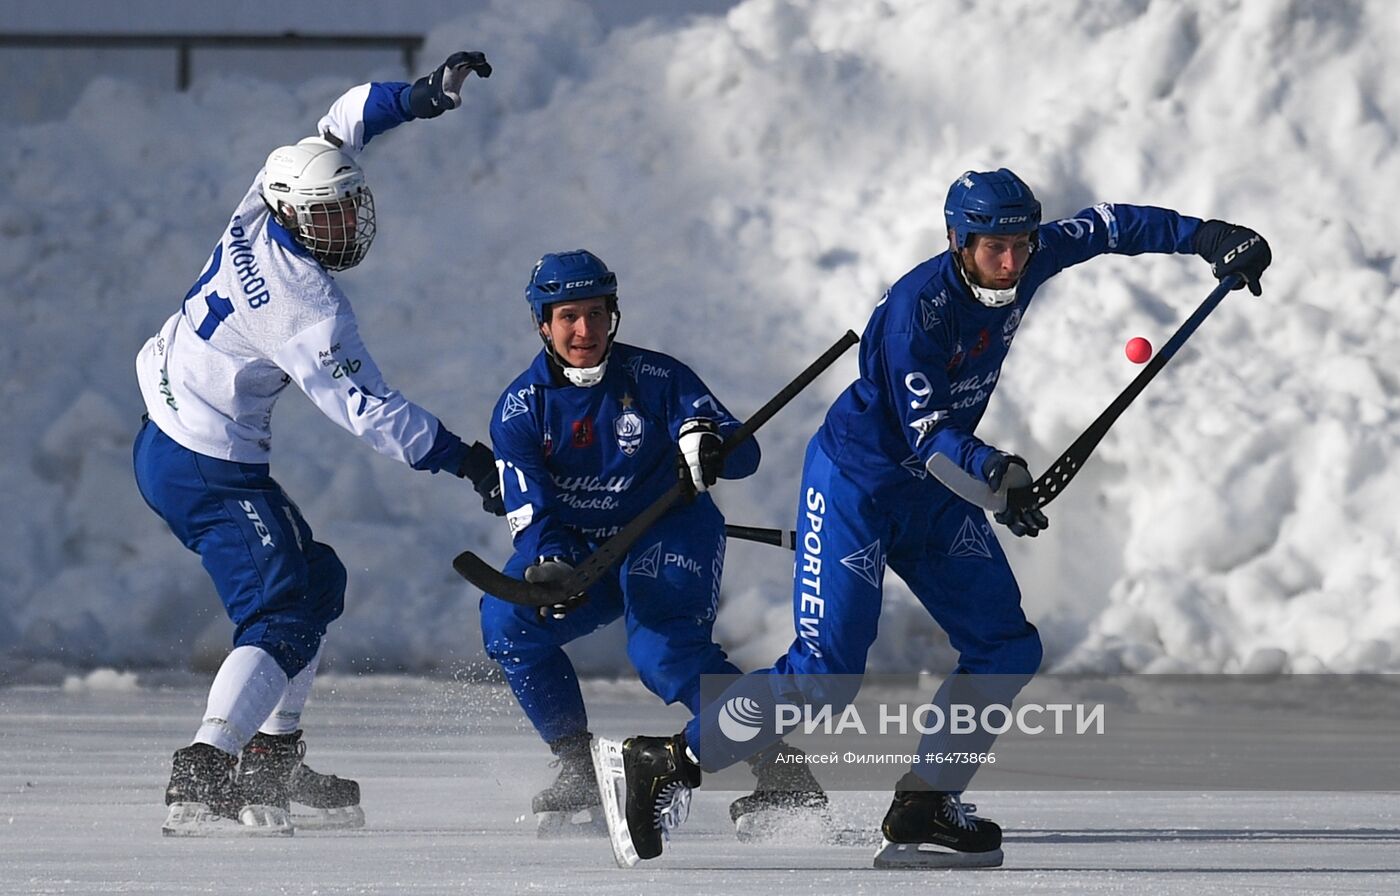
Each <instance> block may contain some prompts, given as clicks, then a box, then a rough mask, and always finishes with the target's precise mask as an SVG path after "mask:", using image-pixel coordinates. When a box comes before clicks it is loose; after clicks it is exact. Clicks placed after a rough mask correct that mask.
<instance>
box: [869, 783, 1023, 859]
mask: <svg viewBox="0 0 1400 896" xmlns="http://www.w3.org/2000/svg"><path fill="white" fill-rule="evenodd" d="M927 787H928V785H927V784H925V783H924V782H923V781H922V780H921V779H920V778H919V777H918V776H917V775H915V774H914V773H913V772H909V773H907V774H906V775H905V776H904V777H903V778H900V779H899V783H898V784H896V785H895V793H894V802H893V803H891V804H890V810H889V811H888V812H886V813H885V820H884V823H883V824H881V825H880V832H881V833H882V834H884V838H885V841H884V844H883V845H882V847H881V849H880V851H879V852H878V853H876V855H875V867H876V868H985V867H996V866H998V865H1000V864H1001V860H1002V853H1001V828H1000V827H998V826H997V825H996V823H995V822H992V821H988V820H987V819H985V818H979V817H977V816H976V815H975V814H973V813H975V812H976V811H977V807H976V806H974V805H972V804H971V803H964V802H963V801H962V800H961V799H959V797H958V794H956V793H944V792H942V791H937V790H926V789H919V788H927Z"/></svg>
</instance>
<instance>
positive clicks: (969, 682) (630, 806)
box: [597, 168, 1271, 866]
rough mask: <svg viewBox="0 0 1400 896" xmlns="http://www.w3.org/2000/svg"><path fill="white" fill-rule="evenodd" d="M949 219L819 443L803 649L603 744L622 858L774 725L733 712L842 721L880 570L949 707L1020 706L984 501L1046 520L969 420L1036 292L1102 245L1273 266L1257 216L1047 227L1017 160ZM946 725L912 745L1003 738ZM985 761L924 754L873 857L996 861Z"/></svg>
mask: <svg viewBox="0 0 1400 896" xmlns="http://www.w3.org/2000/svg"><path fill="white" fill-rule="evenodd" d="M944 213H945V216H946V219H947V228H948V229H947V233H948V243H949V248H948V251H946V252H944V253H942V254H940V255H937V256H935V257H934V258H931V259H929V260H928V261H925V262H923V263H921V264H920V265H918V266H917V267H915V268H914V269H913V270H912V271H910V272H909V273H908V274H906V275H905V276H903V277H901V278H900V279H899V280H898V281H897V282H896V283H895V284H894V285H893V286H892V287H891V288H890V289H889V291H888V292H887V293H886V294H885V296H884V297H883V298H882V299H881V300H880V302H879V303H878V305H877V306H876V308H875V311H874V313H873V314H872V315H871V318H870V322H869V324H868V325H867V326H866V329H865V333H864V336H863V338H862V339H861V355H860V378H859V379H857V380H856V381H855V382H854V383H852V384H851V386H850V387H849V388H847V389H846V391H845V392H844V393H843V394H842V395H841V396H840V397H839V398H838V399H837V400H836V402H835V403H834V404H833V405H832V407H831V409H830V410H829V411H828V413H827V416H826V420H825V422H824V423H823V424H822V426H821V428H820V429H819V430H818V431H817V433H816V435H815V436H814V437H813V438H812V440H811V442H810V443H809V444H808V447H807V456H806V461H805V464H804V467H803V473H802V486H801V491H800V493H799V499H798V513H797V544H798V557H797V561H798V562H797V567H796V575H795V577H794V586H793V615H794V624H795V628H796V635H797V637H796V639H795V640H794V641H793V643H792V646H791V648H790V649H789V650H788V652H787V654H785V655H784V656H782V657H780V658H779V659H778V661H777V662H776V663H775V664H774V666H773V667H772V668H771V669H767V670H764V671H762V672H759V673H753V674H750V675H748V676H745V677H744V678H742V679H739V680H738V681H737V682H736V683H735V684H734V685H733V686H731V687H730V688H729V690H728V691H726V692H725V694H724V696H723V697H722V698H721V699H719V700H717V701H716V702H714V703H712V704H710V705H708V706H706V707H705V708H704V709H703V710H702V711H701V712H700V713H698V714H697V715H696V717H695V718H694V719H693V720H692V721H691V722H690V723H689V724H688V725H687V726H686V728H685V730H684V731H683V732H681V733H680V734H677V735H675V736H673V737H669V738H655V737H634V738H630V739H628V740H627V741H625V742H624V743H622V744H617V743H616V742H614V741H608V740H603V739H600V740H599V743H598V749H597V761H598V767H599V771H600V773H601V774H602V776H603V778H604V779H605V780H602V784H603V789H604V792H605V795H606V793H608V792H610V791H609V790H608V788H610V787H612V786H613V785H614V784H615V783H619V782H620V783H622V784H623V785H624V789H625V793H626V795H625V798H624V799H621V800H619V801H618V804H617V805H616V806H615V808H616V810H617V814H618V817H619V818H620V820H621V821H622V822H623V823H621V824H618V825H614V826H613V827H614V831H613V835H614V837H613V839H614V844H613V845H614V849H615V852H616V853H617V856H618V859H619V861H620V862H624V863H628V862H634V861H636V860H637V859H638V858H641V859H646V858H653V857H655V856H657V855H659V854H660V853H661V849H662V837H663V834H665V833H666V830H665V828H666V826H667V824H668V823H669V822H670V820H671V818H672V813H670V812H668V811H667V810H668V808H669V805H670V803H671V802H673V801H675V800H677V799H685V798H688V797H687V796H686V793H685V791H686V789H687V788H689V787H694V786H696V785H698V784H699V782H700V778H701V771H702V769H708V770H711V771H714V770H718V769H721V768H725V767H726V766H728V765H730V764H731V763H732V762H733V761H734V759H735V757H736V755H738V754H739V753H742V752H744V751H747V750H751V749H753V747H754V745H755V744H760V745H761V744H762V743H763V742H764V741H765V738H767V739H772V738H775V737H777V736H778V734H777V733H776V732H774V731H770V730H768V729H766V728H765V729H764V730H762V731H761V732H759V733H758V736H757V737H755V738H754V739H752V740H748V741H745V742H743V743H742V744H741V743H736V742H734V741H732V740H730V738H729V737H728V736H726V734H725V732H724V730H723V726H722V725H721V724H720V722H721V718H722V717H721V712H724V711H726V710H725V707H726V705H737V706H746V705H747V706H759V707H763V708H764V712H763V713H759V714H757V715H759V716H760V717H762V718H764V719H773V718H775V713H774V711H773V707H774V706H775V704H778V703H783V704H793V705H802V704H813V703H816V704H832V705H833V710H834V712H836V713H837V714H839V712H840V711H841V710H842V709H843V708H844V707H845V705H846V704H847V703H849V701H850V700H852V699H854V697H855V693H856V690H858V688H859V676H860V675H861V674H862V673H863V672H864V670H865V662H866V653H867V651H868V650H869V648H870V646H871V644H872V643H873V642H874V640H875V634H876V624H877V622H878V621H879V618H880V604H881V598H882V594H881V582H882V580H883V578H884V573H885V569H886V567H888V568H890V569H893V570H894V571H895V572H896V573H898V574H899V576H900V578H901V579H903V580H904V582H905V583H906V584H907V585H908V586H909V588H910V590H912V591H913V592H914V595H915V596H916V597H917V598H918V599H919V601H920V602H921V603H922V604H923V605H924V607H925V608H926V609H927V610H928V612H929V614H930V615H931V616H932V617H933V618H934V619H935V620H936V621H937V622H938V624H939V625H940V626H941V627H942V628H943V629H944V631H946V632H947V633H948V637H949V641H950V642H951V644H952V646H953V647H954V649H956V650H957V651H958V666H957V668H956V669H955V670H954V672H955V674H953V675H951V676H950V677H949V678H948V679H947V680H946V681H945V683H944V685H943V686H942V687H941V688H940V690H939V692H938V694H937V695H936V697H935V699H934V701H933V702H934V703H935V705H937V706H938V707H939V708H940V709H941V710H942V711H943V712H944V716H943V717H944V718H948V717H949V716H948V715H947V711H948V708H949V707H950V706H952V705H959V706H962V705H969V706H973V707H977V706H985V705H989V704H1004V705H1010V703H1011V700H1012V699H1013V698H1014V697H1015V695H1016V693H1017V692H1018V691H1019V690H1020V688H1021V687H1022V686H1023V685H1024V683H1025V682H1026V681H1028V680H1029V679H1030V678H1031V676H1033V675H1034V674H1035V672H1036V670H1037V669H1038V668H1039V666H1040V660H1041V644H1040V637H1039V635H1038V634H1037V632H1036V629H1035V626H1034V625H1032V624H1031V623H1030V622H1029V621H1028V620H1027V619H1026V617H1025V614H1024V613H1023V612H1022V610H1021V593H1020V590H1019V589H1018V587H1017V585H1016V581H1015V579H1014V578H1013V577H1012V573H1011V568H1010V566H1009V565H1008V564H1007V561H1006V557H1005V555H1004V554H1003V553H1002V549H1001V547H1000V546H999V545H998V544H997V539H996V537H995V535H994V534H993V529H992V526H991V524H990V523H989V521H988V518H987V510H992V511H993V512H994V514H995V515H994V519H995V520H996V522H998V523H1000V524H1002V525H1004V526H1005V527H1006V528H1007V529H1009V530H1010V531H1011V532H1012V533H1013V534H1014V535H1018V536H1035V535H1037V534H1038V533H1039V532H1040V531H1042V530H1043V529H1044V528H1045V527H1046V525H1047V524H1048V521H1047V519H1046V517H1045V515H1044V514H1043V513H1042V512H1041V511H1040V510H1038V509H1025V510H1020V511H1017V510H1008V509H1007V504H1006V500H1005V491H1006V488H1007V487H1009V486H1018V485H1028V484H1029V483H1030V482H1031V476H1030V473H1029V471H1028V469H1027V467H1026V462H1025V461H1024V460H1022V459H1021V458H1020V457H1017V456H1016V455H1015V454H1013V453H1010V452H1008V451H1006V450H1003V449H1001V448H999V447H997V446H994V445H989V444H987V443H985V442H983V441H982V440H981V439H979V438H978V437H977V435H976V429H977V424H978V422H979V421H980V420H981V419H982V415H983V414H984V413H985V411H986V409H987V402H988V400H989V399H990V398H991V396H992V392H993V390H994V389H995V388H996V385H997V381H998V378H999V376H1000V373H1001V368H1002V364H1003V362H1004V361H1005V359H1006V355H1007V352H1008V351H1009V349H1010V348H1011V344H1012V341H1013V340H1014V339H1015V336H1016V331H1017V329H1018V328H1019V327H1020V325H1021V323H1022V321H1023V319H1024V315H1025V313H1026V311H1027V310H1028V309H1029V307H1030V305H1031V302H1032V300H1033V299H1034V297H1035V294H1036V291H1037V290H1038V289H1039V288H1040V287H1041V285H1042V284H1044V283H1045V281H1046V280H1048V279H1049V278H1050V277H1052V276H1054V275H1055V274H1057V273H1059V272H1060V271H1062V270H1064V269H1066V268H1068V267H1071V266H1072V265H1076V264H1079V263H1081V262H1085V261H1088V260H1089V259H1091V258H1094V257H1095V256H1099V255H1104V254H1110V253H1111V254H1118V255H1138V254H1141V253H1147V252H1151V253H1190V252H1195V253H1197V254H1199V255H1201V256H1202V257H1204V258H1205V259H1206V260H1207V261H1209V262H1210V263H1211V265H1212V270H1213V272H1214V274H1215V276H1217V277H1220V278H1224V277H1226V276H1228V275H1231V274H1240V275H1242V276H1243V282H1244V283H1247V284H1248V286H1249V288H1250V290H1251V291H1252V292H1253V293H1254V294H1255V295H1258V294H1259V292H1260V285H1259V281H1260V277H1261V275H1262V274H1263V272H1264V270H1265V268H1267V267H1268V265H1269V262H1270V260H1271V256H1270V251H1269V247H1268V244H1267V243H1266V242H1265V241H1264V240H1263V238H1262V237H1260V236H1259V235H1258V234H1257V233H1255V232H1254V231H1252V230H1249V229H1248V228H1244V227H1238V226H1235V225H1232V224H1227V223H1225V222H1222V221H1202V220H1201V219H1199V218H1192V217H1187V216H1185V215H1181V214H1178V213H1177V212H1174V211H1170V210H1167V209H1162V208H1151V207H1144V206H1132V205H1113V204H1103V205H1097V206H1094V207H1093V208H1086V209H1083V210H1082V211H1079V212H1077V213H1076V214H1075V215H1074V216H1073V217H1069V218H1065V219H1062V220H1059V221H1054V222H1052V223H1048V224H1042V223H1041V210H1040V203H1039V202H1038V201H1037V200H1036V198H1035V196H1034V195H1033V193H1032V192H1031V189H1030V187H1028V186H1027V185H1026V184H1025V183H1024V182H1023V181H1022V180H1021V179H1020V178H1019V177H1017V176H1016V175H1015V174H1013V173H1012V172H1011V171H1009V170H1007V169H1005V168H1002V169H1000V170H997V171H969V172H967V173H965V174H963V175H961V176H960V177H959V178H958V179H957V180H956V181H954V182H953V184H952V186H951V187H950V188H949V190H948V196H947V200H946V203H945V205H944ZM1242 285H1243V284H1242ZM736 700H738V701H745V702H740V703H734V701H736ZM747 701H752V702H751V703H748V702H747ZM728 721H730V722H731V724H730V725H729V728H730V730H731V731H733V730H734V727H733V725H732V717H731V718H730V719H729V720H728ZM949 727H951V726H944V728H943V730H940V731H939V732H938V733H935V734H930V735H925V736H924V738H923V739H922V740H921V742H920V745H919V752H920V754H925V753H935V752H941V753H944V754H945V755H946V754H948V753H958V754H970V755H972V756H974V757H975V756H977V755H979V754H983V755H984V754H985V753H986V752H987V750H988V748H989V747H990V746H991V744H992V742H993V740H994V736H993V735H991V734H989V733H987V732H985V731H984V730H978V731H976V732H974V733H972V734H967V735H949V734H948V733H946V732H947V729H948V728H949ZM976 768H977V764H976V763H975V762H970V763H969V762H963V763H958V764H943V765H939V764H928V763H925V764H920V765H918V766H917V767H916V769H913V770H911V771H910V772H909V773H908V774H906V775H905V776H904V777H903V778H902V779H901V780H900V781H899V782H898V783H897V784H896V785H895V795H894V800H893V804H892V805H891V807H890V809H889V812H888V813H887V814H886V816H885V819H884V823H883V825H882V833H883V835H884V838H885V841H886V842H885V845H884V846H883V847H882V849H881V852H880V854H879V855H878V856H877V859H876V863H877V865H881V866H895V865H901V864H924V865H927V864H943V865H997V864H1000V863H1001V829H1000V828H999V827H998V826H997V825H996V824H994V823H993V822H991V821H989V820H987V819H985V818H979V817H978V816H976V815H975V814H973V810H974V808H975V807H972V806H970V805H968V804H964V803H963V802H962V801H961V799H960V796H961V793H962V791H963V789H964V788H965V787H966V785H967V783H968V781H969V780H970V779H971V777H972V775H973V774H974V773H975V771H976ZM920 845H923V846H924V849H922V850H920V849H919V846H920ZM939 851H942V855H938V854H937V853H938V852H939Z"/></svg>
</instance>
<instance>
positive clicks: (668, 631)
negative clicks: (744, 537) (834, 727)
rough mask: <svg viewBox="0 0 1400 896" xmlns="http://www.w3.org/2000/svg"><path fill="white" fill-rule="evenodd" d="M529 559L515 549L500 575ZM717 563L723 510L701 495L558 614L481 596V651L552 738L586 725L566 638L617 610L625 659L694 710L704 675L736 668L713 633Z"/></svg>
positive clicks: (650, 683)
mask: <svg viewBox="0 0 1400 896" xmlns="http://www.w3.org/2000/svg"><path fill="white" fill-rule="evenodd" d="M596 547H597V545H596V544H590V545H589V546H588V548H589V550H592V549H594V548H596ZM535 559H536V558H534V557H524V556H521V555H519V554H517V555H515V556H514V557H512V558H511V559H510V562H508V563H507V564H506V567H505V570H504V572H505V573H506V575H509V576H514V577H516V578H520V577H522V576H523V575H524V572H525V569H526V567H528V566H529V565H530V564H532V563H534V562H535ZM723 567H724V517H722V516H721V515H720V512H719V511H718V510H717V509H716V508H715V506H714V502H713V501H711V500H709V499H708V498H707V497H702V498H700V499H698V500H696V501H694V502H692V503H690V504H688V505H685V506H683V507H678V508H676V509H675V510H672V511H671V512H670V513H668V514H666V516H665V517H663V518H662V519H661V520H660V521H659V522H658V523H657V524H656V525H655V526H653V527H652V528H651V529H650V530H648V531H647V534H646V535H644V536H643V537H642V538H640V539H639V540H638V541H637V543H636V544H635V545H634V546H633V548H632V550H631V552H630V553H628V554H627V556H626V557H624V558H623V559H622V561H621V562H620V563H619V564H618V565H617V566H615V567H614V568H613V569H612V570H611V571H610V572H609V573H608V575H606V576H604V577H603V578H602V579H600V580H599V581H598V582H597V584H595V585H594V586H593V587H592V588H590V589H589V591H588V601H587V602H586V603H585V604H583V606H581V607H579V608H578V609H576V610H574V611H572V612H570V613H569V614H568V615H567V616H566V617H564V618H563V619H547V620H540V619H539V618H538V616H537V614H536V612H535V610H534V608H532V607H522V606H520V605H518V604H512V603H509V602H507V601H503V600H501V599H499V598H496V597H492V596H490V595H486V596H484V597H483V598H482V599H481V635H482V640H483V642H484V643H485V645H486V653H487V655H489V656H490V657H491V658H492V659H493V660H495V661H496V662H497V663H499V664H500V666H501V670H502V671H503V672H504V673H505V676H506V681H508V682H509V683H510V687H511V690H512V691H514V692H515V698H516V699H517V700H518V701H520V706H521V708H522V709H523V710H524V711H525V715H526V716H527V717H528V718H529V719H530V722H531V724H533V725H534V726H535V730H536V731H538V732H539V734H540V737H541V738H543V739H544V740H545V742H546V743H553V742H554V741H556V740H559V739H560V738H562V737H568V736H570V735H576V734H582V733H583V732H585V731H587V730H588V714H587V711H586V710H585V709H584V705H583V696H582V694H580V693H579V686H578V676H577V675H576V674H575V672H574V667H573V664H572V663H571V662H570V661H569V657H568V656H567V655H566V654H565V653H564V651H563V649H562V647H563V645H565V644H567V643H569V642H570V641H573V640H575V639H576V638H581V637H583V636H584V635H586V634H588V633H589V632H592V631H594V630H596V629H599V628H602V627H603V626H605V625H607V624H608V623H610V622H612V621H614V620H615V619H617V618H619V617H622V618H623V619H624V620H625V621H626V625H627V657H628V659H629V660H631V661H632V665H633V666H634V667H635V668H636V670H637V675H638V677H639V678H641V681H642V684H644V685H646V687H647V689H648V690H650V691H651V692H652V693H654V694H656V696H658V697H660V698H661V699H662V700H664V701H665V702H667V703H676V702H681V703H684V704H685V705H686V706H687V707H688V708H689V709H690V711H691V712H696V711H698V710H699V708H700V676H701V675H709V674H716V675H737V674H738V672H739V670H738V669H737V668H736V667H735V666H734V664H732V663H730V662H729V660H728V659H727V658H726V657H725V655H724V651H723V650H721V649H720V647H719V645H717V644H715V643H714V637H713V629H714V624H715V609H716V607H717V606H718V601H719V585H720V573H721V571H722V569H723Z"/></svg>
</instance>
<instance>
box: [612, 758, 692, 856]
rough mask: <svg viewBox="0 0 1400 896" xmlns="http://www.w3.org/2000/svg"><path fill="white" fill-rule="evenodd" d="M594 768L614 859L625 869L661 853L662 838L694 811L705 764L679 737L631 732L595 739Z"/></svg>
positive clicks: (668, 835)
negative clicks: (622, 738)
mask: <svg viewBox="0 0 1400 896" xmlns="http://www.w3.org/2000/svg"><path fill="white" fill-rule="evenodd" d="M593 769H594V772H595V774H596V775H597V777H598V793H599V795H600V796H601V797H602V801H603V814H604V817H605V818H606V819H607V822H608V838H609V839H610V840H611V841H612V848H613V858H614V859H616V860H617V864H618V866H619V867H621V868H631V867H632V866H633V865H635V864H637V862H639V861H641V860H642V859H654V858H656V857H657V856H659V855H661V849H662V840H663V838H669V837H670V835H671V831H672V830H673V829H674V828H676V827H678V826H679V825H680V824H681V823H682V822H684V821H685V819H686V817H687V816H688V815H689V814H690V791H691V789H692V788H694V787H699V786H700V766H698V765H696V764H695V763H694V762H691V761H690V759H689V758H688V757H687V756H686V755H685V741H684V740H683V739H682V738H681V737H680V736H679V735H677V736H675V737H629V738H628V739H627V740H625V741H623V742H621V743H618V742H617V741H615V740H607V739H605V738H598V739H597V740H595V741H594V742H593Z"/></svg>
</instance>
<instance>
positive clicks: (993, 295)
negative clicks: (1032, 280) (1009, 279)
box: [953, 252, 1021, 308]
mask: <svg viewBox="0 0 1400 896" xmlns="http://www.w3.org/2000/svg"><path fill="white" fill-rule="evenodd" d="M953 263H954V265H956V267H957V269H958V274H959V276H961V277H962V281H963V283H965V284H967V288H968V290H970V291H971V292H972V297H973V298H974V299H976V300H977V301H979V302H981V303H982V304H983V305H986V306H987V307H988V308H1005V307H1006V306H1007V305H1010V304H1011V303H1012V302H1014V301H1016V287H1018V286H1020V285H1021V283H1020V281H1019V280H1018V281H1017V282H1016V286H1011V287H1008V288H1007V289H990V288H988V287H986V286H978V285H977V284H976V283H973V282H972V277H970V276H968V273H967V267H966V266H965V265H964V264H963V260H962V258H961V257H960V256H959V254H958V253H957V252H954V253H953Z"/></svg>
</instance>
